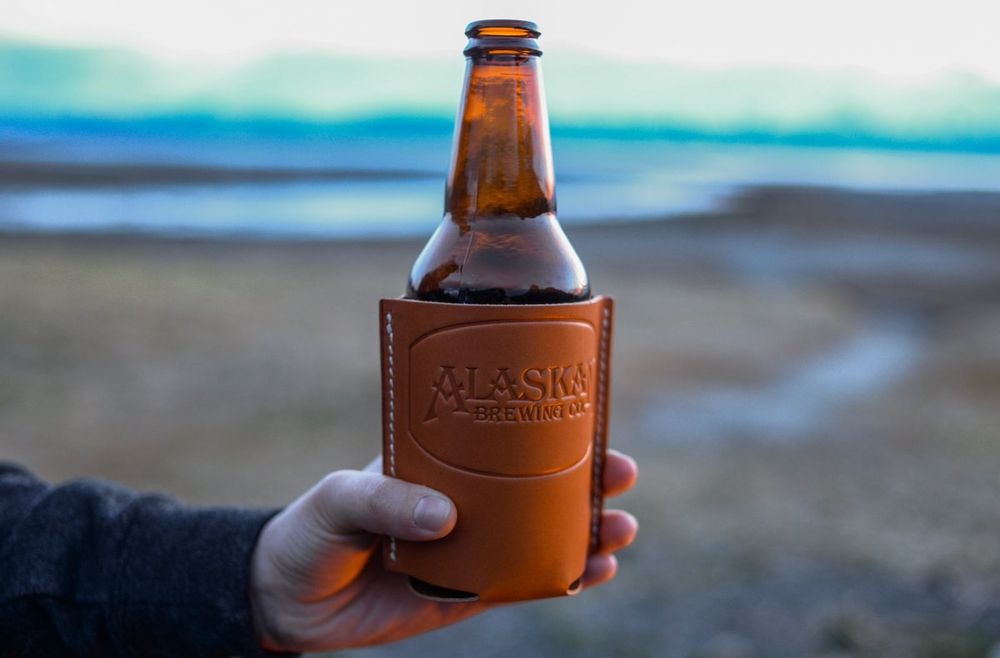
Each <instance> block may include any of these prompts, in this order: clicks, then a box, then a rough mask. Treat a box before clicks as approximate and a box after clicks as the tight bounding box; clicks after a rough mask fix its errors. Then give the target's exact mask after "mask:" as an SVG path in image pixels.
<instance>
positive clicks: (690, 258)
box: [0, 171, 1000, 658]
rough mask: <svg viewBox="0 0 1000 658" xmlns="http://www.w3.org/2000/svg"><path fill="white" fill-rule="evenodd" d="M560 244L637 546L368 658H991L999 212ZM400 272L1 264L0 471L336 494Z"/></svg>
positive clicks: (210, 247) (320, 260)
mask: <svg viewBox="0 0 1000 658" xmlns="http://www.w3.org/2000/svg"><path fill="white" fill-rule="evenodd" d="M30 173H31V172H27V173H25V174H24V175H25V176H29V175H30ZM99 173H100V172H98V174H99ZM57 174H58V175H63V176H66V177H69V178H70V179H72V177H73V176H74V175H81V174H80V172H73V171H66V172H62V173H59V172H57ZM161 174H162V175H164V176H167V177H171V176H176V175H178V173H177V172H144V173H143V172H137V173H134V175H135V176H141V175H146V176H153V177H154V178H155V177H156V176H157V175H161ZM94 175H97V174H94ZM120 175H121V172H120V171H116V172H110V173H109V174H108V176H109V177H110V178H109V180H110V179H117V178H116V177H118V176H120ZM329 175H333V174H332V173H331V172H323V171H317V172H316V176H317V177H319V178H323V177H324V176H329ZM338 175H339V174H338ZM359 175H360V174H359ZM81 184H88V185H89V184H99V181H98V183H94V182H93V181H89V182H85V183H81ZM568 233H569V235H570V238H571V240H572V241H573V243H574V245H575V246H576V247H577V250H578V251H579V253H580V256H581V258H582V259H583V261H584V263H585V264H586V266H587V268H588V270H589V272H590V276H591V280H592V283H593V286H594V290H595V292H600V293H603V294H611V295H614V296H615V297H616V299H617V303H618V309H619V311H618V313H619V315H618V333H617V339H616V344H615V361H614V380H613V415H612V432H611V442H612V445H614V446H616V447H618V448H619V449H621V450H625V451H627V452H629V453H631V454H633V455H634V456H636V458H637V459H638V460H639V463H640V470H641V480H640V485H639V487H638V488H637V489H636V490H635V491H634V492H633V493H630V494H629V495H627V496H626V497H624V498H623V499H622V500H621V502H620V505H621V506H622V507H625V508H628V509H630V510H632V511H633V512H634V513H635V514H636V515H637V516H638V518H639V520H640V523H641V526H642V528H641V532H640V536H639V540H638V542H637V544H636V545H635V546H634V547H632V548H630V549H628V550H626V551H624V552H623V553H622V555H621V573H620V577H619V578H618V579H617V580H616V581H615V582H614V583H613V584H611V585H608V586H606V587H604V588H602V589H600V590H595V591H592V592H585V593H584V594H582V595H581V596H579V597H577V598H575V599H572V600H554V601H543V602H537V603H532V604H528V605H524V606H518V607H512V608H509V609H505V610H502V611H499V612H496V613H493V614H491V615H488V616H486V617H483V618H480V619H477V620H474V621H472V622H470V623H467V624H464V625H462V626H458V627H454V628H450V629H445V630H442V631H438V632H436V633H433V634H430V635H428V636H423V637H418V638H414V639H412V640H409V641H407V642H404V643H402V644H398V645H394V646H387V647H381V648H376V649H371V650H368V651H366V653H365V655H367V656H422V655H427V656H430V655H434V656H438V657H446V656H465V655H468V648H469V647H475V648H476V651H475V653H476V654H477V655H478V656H480V657H481V658H486V657H488V656H512V655H516V656H523V657H532V656H543V655H575V656H595V657H597V656H648V655H657V656H667V657H674V656H676V657H678V658H680V657H684V658H686V657H699V658H724V657H725V658H751V657H756V656H759V657H763V656H767V657H775V658H784V657H786V656H787V657H788V658H801V657H802V656H825V657H828V658H829V657H833V656H840V657H845V656H858V657H862V656H917V657H927V658H930V657H941V658H945V657H948V658H964V657H966V656H968V657H970V658H971V657H973V656H976V657H978V658H984V657H985V656H987V655H992V654H990V651H991V650H993V648H994V647H1000V644H998V643H1000V478H998V473H1000V404H998V401H1000V194H990V193H981V194H980V193H950V194H942V193H939V194H930V193H927V194H923V193H911V194H888V193H876V192H847V191H841V190H832V189H809V188H756V189H749V190H745V191H743V192H742V193H740V194H739V195H737V196H735V197H733V198H732V199H731V200H730V202H729V203H728V204H727V205H726V206H725V207H724V208H722V209H721V210H719V211H718V212H716V213H713V214H710V215H700V216H690V217H679V218H672V219H669V220H663V221H650V222H642V223H639V222H636V223H619V224H600V225H593V226H586V227H576V228H572V229H570V230H568ZM422 242H423V241H422V240H409V239H407V240H397V239H393V240H390V239H386V240H374V239H373V240H366V241H346V240H343V241H333V240H331V241H313V242H303V241H294V240H285V241H264V240H260V241H254V240H236V239H232V240H226V239H218V240H193V239H190V240H189V239H182V238H158V237H152V236H143V235H125V234H118V235H110V234H109V235H69V234H63V235H58V234H17V233H7V234H3V235H2V236H0V458H3V459H11V460H15V461H18V462H22V463H24V464H26V465H28V466H29V467H30V468H32V469H33V470H35V471H36V472H38V473H39V474H41V475H42V476H44V477H46V478H50V479H52V480H57V481H58V480H63V479H66V478H71V477H78V476H81V475H93V476H98V477H105V478H112V479H115V480H118V481H121V482H124V483H126V484H128V485H131V486H134V487H138V488H142V489H149V490H159V491H165V492H167V493H169V494H171V495H174V496H177V497H179V498H180V499H182V500H184V501H186V502H189V503H193V504H250V505H259V506H278V505H283V504H285V503H287V502H289V501H290V500H291V499H292V498H293V497H295V496H296V495H297V494H298V493H300V492H302V491H303V490H304V489H306V488H307V487H308V486H310V485H311V484H312V483H313V482H314V481H316V480H317V479H318V478H320V477H322V475H324V474H325V473H326V472H328V471H330V470H334V469H338V468H360V467H361V466H363V465H364V464H365V463H366V462H367V461H368V460H369V459H370V458H371V457H372V456H374V455H375V453H376V452H377V451H378V449H379V441H380V439H379V437H380V429H379V408H380V406H379V405H380V402H379V385H378V345H377V336H376V322H377V317H376V312H377V300H378V299H379V298H380V297H386V296H397V295H399V294H400V293H401V292H402V291H403V286H404V282H405V279H406V274H407V271H408V269H409V266H410V264H411V263H412V261H413V259H414V258H415V256H416V254H417V252H418V251H419V249H420V246H421V244H422ZM457 638H461V642H458V641H456V639H457Z"/></svg>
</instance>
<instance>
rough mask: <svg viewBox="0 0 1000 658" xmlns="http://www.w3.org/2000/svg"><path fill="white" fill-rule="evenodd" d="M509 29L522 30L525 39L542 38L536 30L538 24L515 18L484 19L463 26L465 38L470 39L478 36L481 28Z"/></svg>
mask: <svg viewBox="0 0 1000 658" xmlns="http://www.w3.org/2000/svg"><path fill="white" fill-rule="evenodd" d="M491 27H499V28H504V27H507V28H511V29H514V30H524V31H525V32H528V34H526V35H524V36H525V37H529V38H533V39H537V38H538V37H540V36H542V33H541V32H540V31H539V30H538V24H537V23H535V22H533V21H524V20H520V19H517V18H486V19H483V20H478V21H472V22H471V23H469V24H468V25H466V26H465V36H467V37H469V38H470V39H471V38H473V37H476V36H479V34H478V32H479V31H480V30H481V29H483V28H491Z"/></svg>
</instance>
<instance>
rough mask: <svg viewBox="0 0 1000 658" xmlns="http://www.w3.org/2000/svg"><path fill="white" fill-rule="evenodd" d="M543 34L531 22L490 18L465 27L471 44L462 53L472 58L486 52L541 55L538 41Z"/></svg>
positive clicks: (473, 22)
mask: <svg viewBox="0 0 1000 658" xmlns="http://www.w3.org/2000/svg"><path fill="white" fill-rule="evenodd" d="M541 34H542V33H541V32H540V31H539V30H538V25H536V24H535V23H533V22H531V21H523V20H518V19H512V18H489V19H485V20H479V21H472V22H471V23H469V24H468V25H466V26H465V35H466V36H467V37H469V44H468V45H467V46H466V47H465V50H463V51H462V53H463V54H464V55H466V56H472V55H476V54H479V53H484V52H497V51H511V52H513V53H521V54H525V55H541V54H542V51H541V50H540V49H539V47H538V41H536V39H537V38H538V37H539V36H540V35H541Z"/></svg>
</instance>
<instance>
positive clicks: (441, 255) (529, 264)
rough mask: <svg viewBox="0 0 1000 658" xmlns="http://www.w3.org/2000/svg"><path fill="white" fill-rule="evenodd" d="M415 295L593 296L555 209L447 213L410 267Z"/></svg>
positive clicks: (508, 300) (491, 299)
mask: <svg viewBox="0 0 1000 658" xmlns="http://www.w3.org/2000/svg"><path fill="white" fill-rule="evenodd" d="M407 294H408V296H410V297H413V298H415V299H424V300H428V301H446V302H458V303H484V304H518V303H520V304H545V303H566V302H574V301H581V300H585V299H589V297H590V284H589V281H588V278H587V273H586V270H585V269H584V267H583V264H582V263H581V261H580V258H579V256H577V254H576V251H575V250H574V249H573V246H572V245H571V244H570V242H569V239H568V238H567V237H566V234H565V233H564V232H563V230H562V227H561V226H560V225H559V222H558V220H557V219H556V218H555V215H554V214H552V213H544V214H542V215H539V216H537V217H530V218H522V217H515V216H498V217H490V218H485V219H476V220H473V221H466V222H461V223H459V222H456V221H454V220H453V219H452V218H451V217H450V216H448V215H446V216H445V218H444V220H443V221H442V222H441V225H440V226H438V228H437V230H436V231H435V232H434V234H433V236H431V239H430V240H429V241H428V242H427V244H426V246H425V247H424V249H423V251H422V252H421V253H420V256H418V258H417V260H416V262H415V263H414V265H413V269H412V270H411V272H410V278H409V282H408V285H407Z"/></svg>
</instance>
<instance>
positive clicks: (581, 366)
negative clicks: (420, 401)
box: [423, 360, 595, 423]
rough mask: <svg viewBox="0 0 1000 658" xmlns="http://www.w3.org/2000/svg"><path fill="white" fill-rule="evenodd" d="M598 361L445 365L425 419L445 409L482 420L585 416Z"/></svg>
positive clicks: (542, 420) (428, 419)
mask: <svg viewBox="0 0 1000 658" xmlns="http://www.w3.org/2000/svg"><path fill="white" fill-rule="evenodd" d="M594 366H595V363H594V361H593V360H591V361H589V362H587V363H575V364H569V365H565V366H546V367H535V368H523V369H520V370H512V369H511V368H495V369H493V370H492V371H486V372H483V369H482V368H480V367H478V366H465V367H464V368H461V369H459V368H456V367H455V366H450V365H442V366H440V368H439V370H438V374H437V376H436V378H435V379H434V381H433V382H432V383H431V385H430V386H431V390H432V391H433V393H432V395H431V400H430V404H429V405H428V407H427V413H426V414H424V418H423V421H424V422H425V423H427V422H430V421H433V420H436V419H437V418H438V415H439V414H440V413H457V414H469V415H471V417H472V421H473V422H479V423H532V422H544V421H553V420H561V419H563V418H570V417H573V416H579V415H581V414H583V413H586V411H587V410H588V409H589V408H590V391H591V382H592V381H593V379H594Z"/></svg>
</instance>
